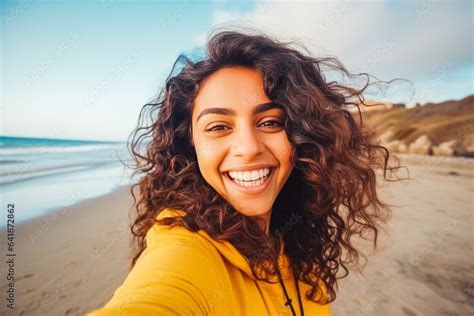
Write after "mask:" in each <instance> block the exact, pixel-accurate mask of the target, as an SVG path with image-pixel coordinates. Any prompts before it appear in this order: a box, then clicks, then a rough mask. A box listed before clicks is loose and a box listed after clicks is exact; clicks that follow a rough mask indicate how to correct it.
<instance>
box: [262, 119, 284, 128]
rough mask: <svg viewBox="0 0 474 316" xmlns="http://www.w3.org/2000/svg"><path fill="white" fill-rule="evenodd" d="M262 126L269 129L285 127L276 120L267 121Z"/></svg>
mask: <svg viewBox="0 0 474 316" xmlns="http://www.w3.org/2000/svg"><path fill="white" fill-rule="evenodd" d="M261 125H265V126H267V127H282V126H283V124H282V123H281V122H279V121H275V120H269V121H265V122H263V123H262V124H261Z"/></svg>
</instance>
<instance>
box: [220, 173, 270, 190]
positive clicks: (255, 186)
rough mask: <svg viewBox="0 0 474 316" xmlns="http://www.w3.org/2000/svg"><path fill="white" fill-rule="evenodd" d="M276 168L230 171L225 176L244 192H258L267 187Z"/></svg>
mask: <svg viewBox="0 0 474 316" xmlns="http://www.w3.org/2000/svg"><path fill="white" fill-rule="evenodd" d="M275 169H276V168H273V167H269V168H262V169H258V170H253V171H250V172H248V171H246V172H240V171H239V172H237V171H228V172H225V173H224V178H225V179H226V180H227V181H228V182H229V183H231V184H232V186H233V187H234V188H236V189H237V190H239V191H241V192H243V193H246V194H258V193H261V192H263V191H264V190H265V189H266V188H267V186H268V183H269V182H270V179H271V178H272V176H273V173H274V171H275Z"/></svg>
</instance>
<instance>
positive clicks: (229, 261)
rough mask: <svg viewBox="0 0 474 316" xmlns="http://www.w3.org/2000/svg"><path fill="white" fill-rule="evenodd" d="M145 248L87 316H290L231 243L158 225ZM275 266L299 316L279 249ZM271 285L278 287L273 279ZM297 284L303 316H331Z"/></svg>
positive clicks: (278, 294) (278, 292)
mask: <svg viewBox="0 0 474 316" xmlns="http://www.w3.org/2000/svg"><path fill="white" fill-rule="evenodd" d="M180 214H182V211H181V212H180V211H179V210H173V209H166V210H164V211H163V212H161V213H160V214H159V215H158V218H159V219H160V218H163V217H168V216H177V215H180ZM146 242H147V247H146V248H145V250H144V251H143V253H142V254H141V255H140V257H139V258H138V260H137V262H136V264H135V266H134V267H133V269H132V270H131V271H130V273H129V274H128V276H127V278H126V279H125V281H124V282H123V284H122V285H121V286H120V287H119V288H118V289H116V290H115V292H114V295H113V296H112V298H111V299H110V301H109V302H108V303H107V304H106V305H105V306H104V307H102V308H101V309H98V310H95V311H93V312H91V313H89V314H87V315H89V316H108V315H225V316H231V315H249V316H253V315H256V316H260V315H261V316H265V315H292V313H291V310H290V307H289V306H285V302H286V299H285V296H284V292H283V289H282V287H281V285H280V283H279V282H276V283H272V284H270V283H266V282H265V281H259V280H256V279H255V278H254V276H253V275H252V272H251V269H250V266H249V264H248V263H247V261H246V260H245V258H244V257H243V256H242V255H241V254H240V253H239V252H238V251H237V249H236V248H235V247H234V246H233V245H232V244H231V243H229V242H226V241H225V242H218V241H216V240H214V239H212V238H211V237H210V236H209V235H208V234H207V233H205V232H204V231H199V232H191V231H189V230H188V229H186V228H184V227H181V226H175V227H172V228H171V227H170V226H166V225H158V224H156V225H154V226H153V227H152V228H150V230H149V231H148V232H147V235H146ZM278 265H279V267H280V271H281V276H282V279H283V282H284V284H285V287H286V290H287V292H288V296H289V297H290V299H291V300H292V304H293V307H294V309H295V311H296V315H301V311H300V308H299V304H298V296H297V291H296V286H295V282H294V279H293V274H292V271H291V267H290V266H289V260H288V257H287V256H286V255H285V254H284V253H283V247H282V248H281V251H280V256H279V259H278ZM271 280H272V281H278V279H277V278H276V277H275V278H274V279H271ZM298 283H299V287H300V293H301V299H302V303H303V309H304V314H305V315H308V316H313V315H314V316H319V315H321V316H327V315H331V313H330V309H329V305H320V304H317V303H314V302H312V301H310V300H308V299H307V298H306V295H305V293H306V291H307V290H308V289H309V288H310V286H309V285H307V284H305V283H303V282H301V281H300V282H298Z"/></svg>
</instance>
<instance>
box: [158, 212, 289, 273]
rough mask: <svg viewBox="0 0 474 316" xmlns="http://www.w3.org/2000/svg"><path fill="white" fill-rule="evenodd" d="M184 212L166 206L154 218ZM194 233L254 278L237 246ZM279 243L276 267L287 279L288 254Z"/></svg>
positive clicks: (182, 214) (207, 235)
mask: <svg viewBox="0 0 474 316" xmlns="http://www.w3.org/2000/svg"><path fill="white" fill-rule="evenodd" d="M185 214H186V212H184V211H182V210H178V209H171V208H167V209H164V210H163V211H161V212H160V213H159V214H158V216H157V217H156V218H157V219H162V218H165V217H175V216H184V215H185ZM196 233H197V234H199V235H200V236H202V237H203V238H204V239H206V240H207V241H208V242H209V243H210V244H212V246H213V247H214V248H216V250H217V251H218V252H219V253H220V254H221V256H222V257H224V258H225V259H226V260H227V261H229V262H230V263H231V264H232V265H233V266H235V267H236V268H238V269H240V270H241V271H242V272H244V273H245V274H246V275H247V276H248V277H249V278H251V279H253V280H255V277H254V276H253V274H252V270H251V269H250V265H249V263H248V262H247V260H246V259H245V257H244V256H243V255H242V254H241V253H240V252H239V251H238V250H237V248H235V247H234V245H232V244H231V243H230V242H228V241H220V240H215V239H213V238H212V237H211V236H209V234H207V233H206V232H205V231H203V230H199V231H198V232H196ZM280 245H281V247H280V251H279V256H278V268H279V269H280V273H281V276H282V279H283V280H288V279H290V278H293V275H292V272H291V270H290V267H289V263H290V261H289V259H288V256H287V255H286V254H285V253H284V249H285V244H284V240H283V239H281V243H280ZM269 280H270V281H271V282H278V277H277V276H276V275H274V276H271V277H270V278H269Z"/></svg>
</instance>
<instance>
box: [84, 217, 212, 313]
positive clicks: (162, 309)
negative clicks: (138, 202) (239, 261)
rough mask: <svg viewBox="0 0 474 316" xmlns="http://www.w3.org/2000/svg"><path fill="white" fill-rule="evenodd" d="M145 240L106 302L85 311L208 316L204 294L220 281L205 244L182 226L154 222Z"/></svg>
mask: <svg viewBox="0 0 474 316" xmlns="http://www.w3.org/2000/svg"><path fill="white" fill-rule="evenodd" d="M158 232H162V233H158ZM146 240H147V248H146V249H145V250H144V252H143V253H142V254H141V256H140V258H139V259H138V260H137V262H136V264H135V266H134V267H133V269H132V270H131V271H130V273H129V275H128V276H127V278H126V279H125V281H124V283H123V284H122V285H121V286H120V287H119V288H118V289H117V290H116V291H115V293H114V295H113V297H112V298H111V300H110V301H109V302H108V303H107V304H106V305H105V306H104V307H102V308H101V309H99V310H96V311H93V312H91V313H89V314H87V315H89V316H105V315H212V314H213V309H214V308H213V304H211V302H209V300H208V299H207V298H209V297H212V294H213V293H215V291H216V289H218V288H219V282H218V278H217V275H216V273H215V269H214V268H213V264H212V261H211V259H210V258H211V256H209V255H207V254H206V249H205V246H204V247H203V245H202V244H201V243H200V242H198V241H197V239H196V237H195V236H193V234H192V233H191V232H186V231H185V229H184V228H177V229H172V230H168V231H163V230H162V229H159V230H158V229H157V227H156V226H154V227H152V228H151V229H150V230H149V232H148V234H147V236H146Z"/></svg>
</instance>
